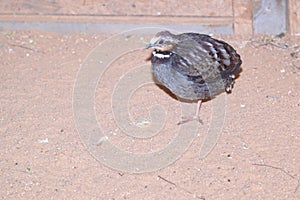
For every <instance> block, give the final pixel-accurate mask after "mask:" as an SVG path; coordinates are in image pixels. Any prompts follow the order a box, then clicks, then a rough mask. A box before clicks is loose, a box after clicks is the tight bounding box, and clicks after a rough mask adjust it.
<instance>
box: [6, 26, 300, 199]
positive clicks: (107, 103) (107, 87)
mask: <svg viewBox="0 0 300 200" xmlns="http://www.w3.org/2000/svg"><path fill="white" fill-rule="evenodd" d="M110 38H111V35H97V34H68V35H63V34H56V33H49V32H37V31H2V32H0V55H1V60H0V62H1V72H0V90H1V92H0V97H1V104H0V131H1V139H0V144H1V149H2V150H1V152H0V156H1V159H0V173H1V176H0V177H1V178H0V179H1V182H0V188H1V190H0V197H1V199H206V200H209V199H300V188H299V184H300V183H299V181H300V137H299V132H300V131H299V127H300V117H299V116H300V76H299V75H300V37H291V36H284V37H282V38H279V37H271V36H270V37H269V36H256V37H237V36H235V37H233V36H219V37H218V38H221V39H224V40H226V41H227V42H228V43H230V44H232V45H233V46H234V47H235V48H236V49H237V51H238V52H239V53H240V55H241V57H242V60H243V65H242V68H243V71H242V72H241V74H240V76H239V78H238V79H237V80H236V84H235V86H234V89H233V92H232V93H231V94H229V95H226V107H225V109H226V117H225V122H224V125H223V127H222V132H221V135H220V137H219V139H218V142H217V145H216V146H215V148H214V149H213V150H212V151H211V153H210V154H209V155H208V156H207V157H205V158H204V159H200V158H199V151H200V147H201V145H202V143H203V140H204V138H205V135H206V133H207V129H208V128H209V125H210V120H211V118H212V116H211V103H212V101H208V102H206V103H204V104H203V105H202V110H201V119H202V120H203V124H202V125H201V124H200V125H199V130H198V132H197V134H196V137H195V138H194V140H193V142H192V144H191V145H190V146H189V148H188V149H187V151H186V152H185V153H184V154H183V155H182V156H181V157H180V158H179V159H178V160H177V161H176V162H174V163H172V164H170V165H168V166H166V167H163V168H162V169H160V170H158V171H153V172H148V173H140V174H132V173H128V172H123V171H121V170H115V169H112V168H110V167H107V166H106V165H105V164H103V163H102V162H99V161H98V160H97V159H95V157H96V156H95V155H92V154H91V153H90V152H89V151H88V149H87V148H88V147H87V145H86V144H84V142H83V141H82V140H81V139H80V138H81V137H80V135H79V134H78V130H77V129H76V120H74V110H73V104H72V102H73V90H74V84H75V82H76V79H77V75H78V72H79V70H80V66H82V64H83V63H84V62H85V60H86V58H87V56H88V55H89V54H90V52H92V51H93V49H94V48H96V47H97V46H98V45H99V44H101V42H102V41H104V40H105V39H108V40H109V39H110ZM142 39H143V38H142ZM145 42H146V39H145ZM98 47H99V46H98ZM112 50H113V49H107V50H106V52H107V53H108V54H109V53H110V51H112ZM149 55H150V51H148V50H143V49H141V50H139V51H133V52H129V53H128V54H126V55H120V57H119V58H118V59H116V60H114V61H113V62H112V63H111V64H110V66H109V68H108V69H107V70H106V71H105V73H104V74H102V76H101V80H99V83H98V85H97V89H96V90H95V114H96V116H97V120H98V121H99V123H100V124H101V127H102V130H103V133H104V134H105V135H108V137H109V138H110V139H111V142H112V143H113V144H115V145H117V146H118V147H119V148H120V149H125V150H127V151H131V152H143V153H147V152H149V151H150V152H151V151H156V150H159V149H162V148H164V146H165V145H166V144H168V143H169V142H171V141H172V138H173V137H174V136H173V134H174V132H176V130H178V125H176V122H177V121H178V120H179V119H180V116H179V114H178V112H180V108H179V107H180V103H179V102H178V101H177V100H176V99H174V98H172V97H171V96H170V95H169V94H167V93H166V92H165V91H163V90H161V89H160V88H159V87H157V86H156V85H154V84H150V85H145V86H143V87H141V88H139V89H137V90H136V92H135V93H134V94H133V95H132V97H131V99H130V102H129V104H130V105H129V112H130V113H131V117H132V121H133V122H139V125H140V124H142V125H145V126H150V124H151V120H150V119H149V110H150V109H151V106H152V105H156V104H159V105H161V106H163V107H164V108H165V110H166V113H167V115H166V118H165V119H166V121H165V126H164V128H163V129H162V130H161V131H160V132H159V133H158V134H157V135H155V136H153V137H151V139H150V140H146V139H133V138H131V137H128V136H127V135H126V134H123V132H122V130H121V129H120V128H119V127H118V125H116V123H115V117H114V116H115V113H113V111H112V106H111V98H112V97H111V95H112V94H113V91H114V89H115V86H116V84H117V83H118V81H119V80H120V78H121V77H122V76H124V74H126V73H127V72H128V71H130V70H132V69H133V68H135V67H136V66H137V65H139V66H140V65H149V61H147V60H146V58H147V57H149ZM213 101H214V100H213ZM192 106H193V107H195V106H196V105H195V104H192ZM149 122H150V124H148V123H149Z"/></svg>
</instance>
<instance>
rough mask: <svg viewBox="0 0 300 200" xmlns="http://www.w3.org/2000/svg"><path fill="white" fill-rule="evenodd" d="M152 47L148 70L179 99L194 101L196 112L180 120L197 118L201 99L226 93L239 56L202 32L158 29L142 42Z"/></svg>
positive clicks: (236, 70)
mask: <svg viewBox="0 0 300 200" xmlns="http://www.w3.org/2000/svg"><path fill="white" fill-rule="evenodd" d="M146 48H147V49H149V48H152V49H153V51H152V54H151V58H150V59H151V64H152V74H153V76H154V79H156V80H157V81H158V82H159V83H160V84H162V85H163V86H164V87H166V88H167V89H168V90H169V91H171V93H173V94H175V95H176V96H177V97H179V98H180V99H183V100H189V101H197V102H198V103H197V110H196V114H195V115H194V116H192V117H187V118H186V119H184V120H182V121H180V122H179V123H178V125H180V124H183V123H186V122H188V121H191V120H198V121H201V120H200V117H199V112H200V108H201V104H202V102H203V101H206V100H209V99H212V98H214V97H215V96H216V95H218V94H220V93H222V92H226V93H230V92H231V91H232V88H233V84H234V80H235V79H236V78H237V76H238V74H239V73H240V71H241V64H242V60H241V57H240V55H239V54H238V53H237V51H236V50H235V49H234V48H233V47H232V46H231V45H229V44H228V43H226V42H224V41H222V40H218V39H215V38H213V37H211V36H209V35H206V34H200V33H194V32H188V33H181V34H173V33H171V32H169V31H167V30H165V31H161V32H158V33H157V34H156V35H155V36H154V37H153V38H152V39H151V40H150V43H148V44H147V45H146Z"/></svg>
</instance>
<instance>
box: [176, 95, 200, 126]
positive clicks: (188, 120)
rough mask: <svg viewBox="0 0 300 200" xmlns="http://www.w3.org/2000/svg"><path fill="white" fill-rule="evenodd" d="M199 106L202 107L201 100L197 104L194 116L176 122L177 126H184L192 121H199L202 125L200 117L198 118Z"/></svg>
mask: <svg viewBox="0 0 300 200" xmlns="http://www.w3.org/2000/svg"><path fill="white" fill-rule="evenodd" d="M201 105H202V100H201V99H200V100H199V101H198V102H197V110H196V115H194V116H190V117H184V119H183V120H182V121H180V122H178V123H177V125H181V124H184V123H186V122H190V121H194V120H196V121H199V122H200V123H201V124H202V120H201V119H200V116H199V113H200V109H201Z"/></svg>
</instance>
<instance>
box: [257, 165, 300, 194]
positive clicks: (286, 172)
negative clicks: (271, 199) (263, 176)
mask: <svg viewBox="0 0 300 200" xmlns="http://www.w3.org/2000/svg"><path fill="white" fill-rule="evenodd" d="M252 165H256V166H261V167H270V168H272V169H278V170H280V171H282V172H283V173H285V174H286V175H288V176H289V177H291V178H292V179H295V180H297V182H298V184H297V186H296V188H295V191H294V193H296V192H297V190H298V188H299V187H300V180H298V179H296V177H295V176H293V175H292V174H290V173H289V172H288V171H286V170H284V169H283V168H281V167H275V166H272V165H267V164H259V163H254V164H252Z"/></svg>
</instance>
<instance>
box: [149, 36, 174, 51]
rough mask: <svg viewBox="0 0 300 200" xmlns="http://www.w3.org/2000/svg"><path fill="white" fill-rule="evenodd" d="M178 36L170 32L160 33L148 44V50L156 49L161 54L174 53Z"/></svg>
mask: <svg viewBox="0 0 300 200" xmlns="http://www.w3.org/2000/svg"><path fill="white" fill-rule="evenodd" d="M176 41H177V39H176V35H174V34H172V33H170V32H169V31H161V32H158V33H157V34H156V35H155V36H154V37H153V38H152V39H151V41H150V43H149V44H147V46H146V48H147V49H148V48H154V49H155V50H158V51H160V52H165V51H172V49H173V48H174V47H175V45H176Z"/></svg>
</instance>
